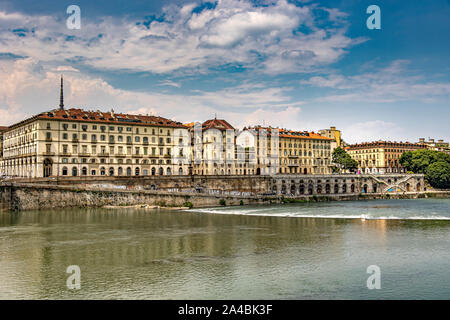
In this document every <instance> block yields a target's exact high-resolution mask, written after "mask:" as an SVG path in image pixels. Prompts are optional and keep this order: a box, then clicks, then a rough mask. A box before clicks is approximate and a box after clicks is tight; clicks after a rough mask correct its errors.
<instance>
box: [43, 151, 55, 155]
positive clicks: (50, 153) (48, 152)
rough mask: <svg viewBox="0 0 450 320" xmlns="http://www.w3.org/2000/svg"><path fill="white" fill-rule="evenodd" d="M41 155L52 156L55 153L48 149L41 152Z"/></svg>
mask: <svg viewBox="0 0 450 320" xmlns="http://www.w3.org/2000/svg"><path fill="white" fill-rule="evenodd" d="M42 155H43V156H54V155H55V153H54V152H50V151H44V152H43V153H42Z"/></svg>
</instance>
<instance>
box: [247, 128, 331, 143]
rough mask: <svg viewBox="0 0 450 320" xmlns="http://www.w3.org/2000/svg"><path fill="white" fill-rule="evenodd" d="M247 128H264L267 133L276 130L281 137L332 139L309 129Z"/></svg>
mask: <svg viewBox="0 0 450 320" xmlns="http://www.w3.org/2000/svg"><path fill="white" fill-rule="evenodd" d="M249 129H253V130H259V129H261V130H266V131H267V134H268V135H270V134H271V133H272V131H278V135H279V136H280V137H282V138H293V139H319V140H333V139H331V138H328V137H324V136H322V135H320V134H318V133H315V132H309V131H293V130H287V129H279V128H272V127H261V126H256V127H252V128H249Z"/></svg>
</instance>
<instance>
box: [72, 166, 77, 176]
mask: <svg viewBox="0 0 450 320" xmlns="http://www.w3.org/2000/svg"><path fill="white" fill-rule="evenodd" d="M77 175H78V169H77V167H73V168H72V176H74V177H76V176H77Z"/></svg>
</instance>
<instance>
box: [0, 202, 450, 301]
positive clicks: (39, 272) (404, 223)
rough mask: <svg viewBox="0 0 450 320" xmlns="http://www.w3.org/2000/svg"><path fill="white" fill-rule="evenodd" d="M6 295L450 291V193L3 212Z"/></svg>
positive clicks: (319, 295) (0, 230)
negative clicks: (75, 271)
mask: <svg viewBox="0 0 450 320" xmlns="http://www.w3.org/2000/svg"><path fill="white" fill-rule="evenodd" d="M70 265H77V266H79V268H80V271H81V278H80V279H81V282H80V284H81V289H79V290H69V289H68V288H67V286H66V281H67V278H68V277H69V276H70V274H68V273H66V269H67V267H68V266H70ZM370 265H376V266H378V267H379V268H380V279H381V281H380V283H381V288H380V289H372V290H369V289H368V288H367V279H368V277H370V276H371V274H369V273H367V267H368V266H370ZM0 299H450V199H416V200H374V201H348V202H326V203H311V204H309V203H308V204H306V203H305V204H289V205H273V206H259V207H256V206H238V207H222V208H212V209H200V210H198V211H195V210H190V211H163V210H159V211H156V210H135V209H115V210H114V209H65V210H54V211H33V212H21V213H13V214H11V213H1V214H0Z"/></svg>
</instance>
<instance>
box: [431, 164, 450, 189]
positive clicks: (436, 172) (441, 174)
mask: <svg viewBox="0 0 450 320" xmlns="http://www.w3.org/2000/svg"><path fill="white" fill-rule="evenodd" d="M425 177H426V179H427V180H428V182H429V183H430V184H431V185H432V186H433V187H435V188H441V189H448V188H450V163H449V162H446V161H437V162H435V163H432V164H430V166H429V167H428V168H427V171H426V175H425Z"/></svg>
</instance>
